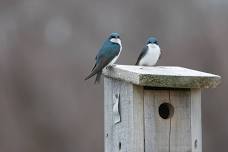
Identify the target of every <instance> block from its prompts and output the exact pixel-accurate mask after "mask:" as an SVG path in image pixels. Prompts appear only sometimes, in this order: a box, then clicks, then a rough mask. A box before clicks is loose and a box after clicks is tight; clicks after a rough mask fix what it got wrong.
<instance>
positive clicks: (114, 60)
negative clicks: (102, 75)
mask: <svg viewBox="0 0 228 152" xmlns="http://www.w3.org/2000/svg"><path fill="white" fill-rule="evenodd" d="M110 41H111V42H113V43H117V44H119V45H120V52H119V54H118V55H117V56H116V57H115V58H114V59H113V60H112V61H111V62H110V63H109V64H108V66H110V65H113V64H114V63H115V62H116V60H117V59H118V57H119V56H120V53H121V51H122V44H121V40H120V39H117V38H112V39H111V40H110Z"/></svg>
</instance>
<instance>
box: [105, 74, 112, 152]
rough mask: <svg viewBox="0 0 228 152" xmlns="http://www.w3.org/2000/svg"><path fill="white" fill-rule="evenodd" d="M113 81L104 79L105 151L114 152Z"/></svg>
mask: <svg viewBox="0 0 228 152" xmlns="http://www.w3.org/2000/svg"><path fill="white" fill-rule="evenodd" d="M112 96H113V94H112V81H111V80H110V78H106V77H105V78H104V122H105V123H104V140H105V144H104V150H105V152H112V143H113V138H112V137H113V125H112V121H113V118H112V103H110V102H111V101H112Z"/></svg>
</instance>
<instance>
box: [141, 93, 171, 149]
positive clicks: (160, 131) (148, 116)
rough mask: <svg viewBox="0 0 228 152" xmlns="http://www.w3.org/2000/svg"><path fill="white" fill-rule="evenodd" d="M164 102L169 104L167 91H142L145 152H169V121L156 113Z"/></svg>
mask: <svg viewBox="0 0 228 152" xmlns="http://www.w3.org/2000/svg"><path fill="white" fill-rule="evenodd" d="M165 102H167V103H169V91H168V90H144V119H145V152H169V130H170V119H167V120H165V119H163V118H161V117H160V115H159V113H158V108H159V106H160V105H161V104H162V103H165Z"/></svg>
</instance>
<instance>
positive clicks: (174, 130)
mask: <svg viewBox="0 0 228 152" xmlns="http://www.w3.org/2000/svg"><path fill="white" fill-rule="evenodd" d="M190 97H191V96H190V90H170V103H171V104H172V105H173V107H174V115H173V117H172V118H171V133H170V152H192V149H191V147H192V145H191V98H190Z"/></svg>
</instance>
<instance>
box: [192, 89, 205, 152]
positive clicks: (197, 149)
mask: <svg viewBox="0 0 228 152" xmlns="http://www.w3.org/2000/svg"><path fill="white" fill-rule="evenodd" d="M191 126H192V127H191V129H192V152H202V120H201V90H200V89H191Z"/></svg>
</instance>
